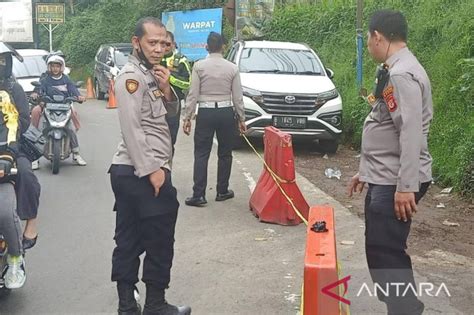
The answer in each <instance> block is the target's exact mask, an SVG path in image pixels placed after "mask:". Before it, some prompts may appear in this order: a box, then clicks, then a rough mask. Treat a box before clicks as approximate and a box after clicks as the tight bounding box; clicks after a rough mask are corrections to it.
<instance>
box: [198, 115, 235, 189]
mask: <svg viewBox="0 0 474 315" xmlns="http://www.w3.org/2000/svg"><path fill="white" fill-rule="evenodd" d="M214 133H216V136H217V142H218V147H217V156H218V158H219V160H218V163H217V193H218V194H222V193H226V192H227V191H228V188H229V177H230V171H231V168H232V148H233V145H234V137H235V135H236V124H235V120H234V111H233V109H232V107H224V108H200V109H199V112H198V115H197V118H196V130H195V131H194V176H193V179H194V186H193V196H194V197H205V196H206V186H207V165H208V162H209V155H210V154H211V150H212V139H213V137H214Z"/></svg>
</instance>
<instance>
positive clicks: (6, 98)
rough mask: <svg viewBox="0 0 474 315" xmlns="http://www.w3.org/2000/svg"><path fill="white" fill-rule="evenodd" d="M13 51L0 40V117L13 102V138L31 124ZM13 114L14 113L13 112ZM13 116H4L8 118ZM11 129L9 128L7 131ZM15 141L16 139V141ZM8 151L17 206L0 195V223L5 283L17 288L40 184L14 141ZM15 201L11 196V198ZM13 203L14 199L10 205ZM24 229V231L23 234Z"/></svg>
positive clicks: (30, 241)
mask: <svg viewBox="0 0 474 315" xmlns="http://www.w3.org/2000/svg"><path fill="white" fill-rule="evenodd" d="M13 55H15V56H16V57H17V58H18V59H19V60H22V59H21V57H20V56H19V55H18V54H17V53H16V52H15V51H14V50H13V49H12V48H11V47H9V46H7V45H6V44H4V43H3V42H0V93H2V97H1V103H2V110H1V113H2V115H3V116H2V118H3V119H5V117H6V116H5V112H4V110H5V109H6V108H7V107H9V105H10V104H11V105H13V106H14V108H15V109H16V113H17V116H18V120H17V123H18V126H17V131H16V138H17V140H18V138H19V137H20V135H21V134H23V133H24V132H25V131H26V130H27V129H28V127H29V125H30V115H29V107H28V101H27V99H26V95H25V92H24V91H23V88H22V87H21V85H20V84H18V83H16V82H14V80H13V78H12V59H13ZM15 116H16V115H15ZM11 117H12V116H10V117H8V118H7V119H8V120H10V118H11ZM9 132H10V131H9ZM15 142H16V141H15ZM7 146H8V149H7V150H8V152H9V153H10V154H11V155H12V156H15V160H16V168H17V170H18V173H17V176H16V182H15V191H16V197H17V198H16V208H15V206H5V205H6V204H8V203H7V201H8V200H7V199H9V200H10V201H12V200H11V198H12V196H11V195H7V193H6V192H5V190H2V192H3V193H5V194H6V195H2V196H0V202H2V206H0V226H1V234H2V235H3V237H4V238H5V240H6V241H7V244H8V256H7V264H8V269H7V271H6V273H5V276H4V279H5V286H6V287H7V288H10V289H16V288H20V287H22V286H23V284H24V283H25V281H26V271H25V265H24V259H23V251H24V249H26V248H30V247H32V246H34V244H35V243H36V237H37V233H36V216H37V212H38V205H39V195H40V185H39V182H38V179H37V178H36V176H35V175H34V173H33V171H32V169H31V162H30V161H29V160H28V158H27V157H26V155H25V154H24V153H23V152H22V150H21V148H20V147H19V146H18V145H17V143H14V142H10V143H9V144H7ZM13 201H14V200H13ZM14 204H15V203H14V202H13V205H14ZM19 219H21V220H28V221H27V224H26V227H25V233H28V234H29V235H31V234H33V235H35V236H34V237H31V238H27V237H24V238H23V239H22V238H21V237H19V236H20V235H22V233H21V224H20V220H19ZM25 233H23V235H25Z"/></svg>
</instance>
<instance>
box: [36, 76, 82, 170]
mask: <svg viewBox="0 0 474 315" xmlns="http://www.w3.org/2000/svg"><path fill="white" fill-rule="evenodd" d="M32 84H33V85H34V86H39V85H40V83H39V82H33V83H32ZM81 84H82V82H81V81H79V82H77V83H76V86H78V87H79V86H81ZM40 102H41V103H42V104H43V105H44V109H43V117H42V124H43V128H42V134H43V137H44V139H43V141H44V151H43V156H44V157H45V158H46V159H48V160H50V161H51V170H52V173H53V174H58V173H59V164H60V161H61V160H65V159H67V158H68V157H69V156H70V155H71V153H72V151H71V145H70V131H69V129H68V126H69V124H70V123H72V122H71V118H72V104H73V103H74V102H78V103H82V102H80V101H79V100H78V99H77V97H65V96H63V95H52V96H47V95H43V96H40ZM40 124H41V122H40Z"/></svg>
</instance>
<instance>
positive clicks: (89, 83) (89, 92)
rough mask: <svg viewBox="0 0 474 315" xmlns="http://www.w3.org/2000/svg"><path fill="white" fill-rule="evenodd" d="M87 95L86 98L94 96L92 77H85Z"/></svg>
mask: <svg viewBox="0 0 474 315" xmlns="http://www.w3.org/2000/svg"><path fill="white" fill-rule="evenodd" d="M86 87H87V95H86V98H88V99H91V98H95V93H94V87H93V86H92V78H91V77H88V78H87V86H86Z"/></svg>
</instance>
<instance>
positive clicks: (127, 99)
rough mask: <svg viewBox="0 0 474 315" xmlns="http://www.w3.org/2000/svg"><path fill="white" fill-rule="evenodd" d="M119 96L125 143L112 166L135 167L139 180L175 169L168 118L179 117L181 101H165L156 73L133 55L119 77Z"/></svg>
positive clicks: (121, 124) (118, 104)
mask: <svg viewBox="0 0 474 315" xmlns="http://www.w3.org/2000/svg"><path fill="white" fill-rule="evenodd" d="M115 96H116V100H117V107H118V116H119V120H120V129H121V131H122V140H121V141H120V143H119V146H118V149H117V152H116V153H115V155H114V157H113V160H112V164H122V165H132V166H133V167H134V168H135V175H137V176H138V177H143V176H146V175H149V174H151V173H153V172H155V171H157V170H159V169H160V168H161V167H163V168H166V169H168V170H171V165H170V161H171V157H172V144H171V135H170V131H169V128H168V124H167V122H166V119H165V115H166V113H167V112H170V114H171V115H175V114H176V113H177V110H178V102H177V101H173V102H169V101H165V98H164V96H163V93H162V92H161V91H160V89H159V87H158V81H157V80H156V79H155V77H154V75H153V72H152V71H150V70H148V69H147V68H146V67H145V66H144V65H143V64H141V63H140V61H139V60H138V59H137V58H136V57H135V56H133V55H130V56H129V58H128V62H127V64H126V65H125V66H124V67H123V68H122V70H121V71H120V73H119V75H118V76H117V79H116V81H115ZM176 99H177V98H176V96H175V100H176Z"/></svg>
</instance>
